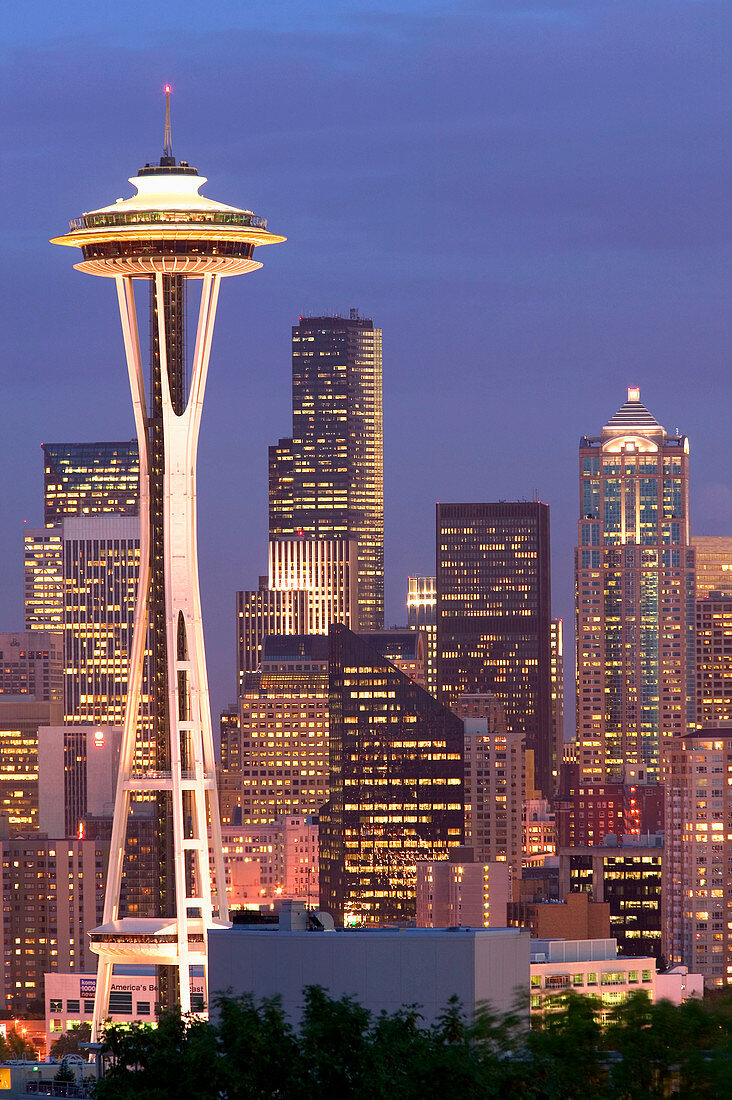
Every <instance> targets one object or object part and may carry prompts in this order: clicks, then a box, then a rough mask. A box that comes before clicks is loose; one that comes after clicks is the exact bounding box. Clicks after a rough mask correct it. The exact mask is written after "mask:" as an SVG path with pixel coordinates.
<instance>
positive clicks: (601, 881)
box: [559, 833, 665, 957]
mask: <svg viewBox="0 0 732 1100" xmlns="http://www.w3.org/2000/svg"><path fill="white" fill-rule="evenodd" d="M611 839H612V841H613V843H612V844H610V843H608V844H598V845H590V846H585V845H581V844H577V845H574V846H573V847H571V848H561V849H560V850H559V896H560V898H567V897H568V896H569V895H570V893H588V894H590V895H591V897H592V900H593V901H594V902H606V903H607V904H608V905H609V907H610V935H611V936H612V937H613V939H615V940H617V943H618V950H619V952H620V954H621V955H634V956H638V955H641V956H651V955H655V956H656V957H658V956H659V955H660V954H661V903H662V875H663V865H664V862H665V857H664V848H663V834H662V833H657V834H655V835H650V836H649V835H646V836H645V837H641V836H625V837H621V840H622V843H621V844H618V837H617V836H613V837H612V838H611Z"/></svg>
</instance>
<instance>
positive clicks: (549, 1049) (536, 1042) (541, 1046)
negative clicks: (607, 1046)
mask: <svg viewBox="0 0 732 1100" xmlns="http://www.w3.org/2000/svg"><path fill="white" fill-rule="evenodd" d="M600 1046H601V1028H600V1024H599V1023H598V1020H597V1004H596V1002H595V999H594V998H593V997H583V996H580V995H578V994H576V993H568V994H565V995H564V996H562V997H561V999H560V1000H558V1002H557V1008H555V1009H550V1010H549V1011H547V1012H545V1013H544V1015H543V1016H541V1017H539V1018H538V1019H537V1020H536V1021H535V1022H534V1026H533V1027H532V1030H531V1032H530V1033H529V1036H528V1054H529V1056H530V1061H531V1070H532V1078H533V1080H534V1082H535V1085H536V1086H537V1087H538V1091H537V1093H536V1095H537V1096H541V1097H545V1098H546V1100H594V1098H595V1097H597V1096H603V1095H605V1093H604V1089H605V1079H606V1072H605V1062H604V1059H603V1057H602V1055H601V1051H600Z"/></svg>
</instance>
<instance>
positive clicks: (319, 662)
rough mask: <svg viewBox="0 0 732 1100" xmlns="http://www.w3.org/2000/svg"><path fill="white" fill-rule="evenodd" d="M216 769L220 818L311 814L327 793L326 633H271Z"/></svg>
mask: <svg viewBox="0 0 732 1100" xmlns="http://www.w3.org/2000/svg"><path fill="white" fill-rule="evenodd" d="M227 732H228V734H229V737H228V738H227V741H226V742H225V743H222V752H221V756H222V767H221V769H220V772H219V798H220V804H221V820H222V823H223V824H224V825H266V824H267V823H269V822H271V821H273V820H274V819H275V818H276V817H286V816H292V815H303V816H309V815H313V814H317V812H318V810H319V809H320V807H321V806H322V805H323V803H324V802H325V801H326V799H327V797H328V778H329V763H328V639H327V637H324V636H322V635H306V636H303V635H289V636H275V635H270V636H269V637H267V638H266V639H265V641H264V649H263V653H262V659H261V663H260V667H259V670H258V671H257V672H255V673H250V674H249V675H248V676H247V677H246V680H245V683H244V690H243V692H242V695H241V699H240V719H239V724H238V726H234V725H233V724H230V725H229V726H228V727H227Z"/></svg>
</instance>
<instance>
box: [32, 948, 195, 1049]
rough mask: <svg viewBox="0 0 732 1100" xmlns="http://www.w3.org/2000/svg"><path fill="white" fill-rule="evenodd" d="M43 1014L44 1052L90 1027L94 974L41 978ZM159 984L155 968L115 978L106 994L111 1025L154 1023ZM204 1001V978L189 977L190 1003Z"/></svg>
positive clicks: (150, 967) (92, 1009)
mask: <svg viewBox="0 0 732 1100" xmlns="http://www.w3.org/2000/svg"><path fill="white" fill-rule="evenodd" d="M43 977H44V985H45V990H44V1000H45V1011H46V1050H47V1051H49V1052H50V1050H51V1046H52V1044H53V1043H55V1042H56V1040H57V1039H58V1038H60V1036H61V1035H64V1034H65V1033H66V1032H67V1031H71V1029H72V1028H74V1027H76V1026H77V1025H78V1024H84V1023H87V1024H91V1021H92V1015H93V1013H94V996H95V994H96V989H97V976H96V974H59V973H53V974H44V975H43ZM157 999H158V980H157V978H156V976H155V968H154V967H152V966H149V967H145V968H142V969H141V970H140V971H139V972H137V973H130V974H114V975H113V977H112V989H111V992H110V994H109V1019H110V1020H111V1021H112V1023H114V1024H130V1023H133V1022H137V1023H143V1024H151V1023H154V1022H155V1003H156V1001H157ZM204 1001H205V997H204V980H203V976H202V975H199V976H196V974H195V973H194V974H192V975H191V1002H192V1005H193V1007H194V1010H195V1008H197V1007H199V1008H200V1007H201V1006H202V1005H203V1003H204Z"/></svg>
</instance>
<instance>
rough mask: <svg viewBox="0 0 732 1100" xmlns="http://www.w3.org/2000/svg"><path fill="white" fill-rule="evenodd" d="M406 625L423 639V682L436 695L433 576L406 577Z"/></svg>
mask: <svg viewBox="0 0 732 1100" xmlns="http://www.w3.org/2000/svg"><path fill="white" fill-rule="evenodd" d="M407 625H408V627H409V629H410V630H419V631H421V633H422V634H423V635H424V639H425V683H424V686H425V687H426V688H427V691H429V693H430V695H434V696H435V697H436V696H437V580H436V578H435V577H408V578H407Z"/></svg>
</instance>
